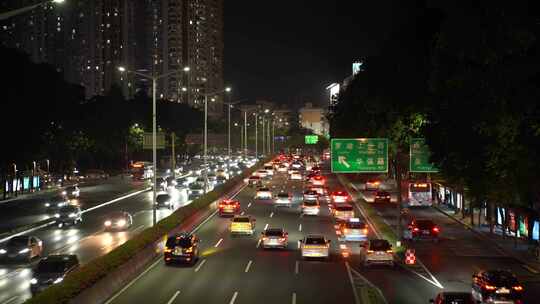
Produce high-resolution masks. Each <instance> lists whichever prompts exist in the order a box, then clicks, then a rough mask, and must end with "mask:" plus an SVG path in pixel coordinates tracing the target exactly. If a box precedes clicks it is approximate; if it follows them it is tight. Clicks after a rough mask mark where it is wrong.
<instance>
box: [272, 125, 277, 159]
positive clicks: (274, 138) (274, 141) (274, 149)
mask: <svg viewBox="0 0 540 304" xmlns="http://www.w3.org/2000/svg"><path fill="white" fill-rule="evenodd" d="M275 127H276V123H275V122H274V121H272V153H276V133H275V131H276V130H275Z"/></svg>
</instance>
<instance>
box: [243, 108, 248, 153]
mask: <svg viewBox="0 0 540 304" xmlns="http://www.w3.org/2000/svg"><path fill="white" fill-rule="evenodd" d="M247 139H248V134H247V111H245V112H244V158H247V142H248V141H247Z"/></svg>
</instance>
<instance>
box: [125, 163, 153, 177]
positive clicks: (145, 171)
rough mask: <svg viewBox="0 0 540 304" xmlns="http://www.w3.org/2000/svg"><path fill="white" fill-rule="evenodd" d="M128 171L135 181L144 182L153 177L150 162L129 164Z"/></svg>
mask: <svg viewBox="0 0 540 304" xmlns="http://www.w3.org/2000/svg"><path fill="white" fill-rule="evenodd" d="M130 171H131V175H132V176H133V179H135V180H145V179H149V178H152V176H154V171H153V166H152V163H151V162H135V163H133V164H131V168H130Z"/></svg>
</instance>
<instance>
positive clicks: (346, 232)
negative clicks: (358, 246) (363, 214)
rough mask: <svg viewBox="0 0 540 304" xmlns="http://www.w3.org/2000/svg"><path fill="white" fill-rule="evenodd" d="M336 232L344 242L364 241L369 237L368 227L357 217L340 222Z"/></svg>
mask: <svg viewBox="0 0 540 304" xmlns="http://www.w3.org/2000/svg"><path fill="white" fill-rule="evenodd" d="M336 232H337V234H338V238H339V240H340V241H344V242H364V241H367V239H368V227H367V225H366V223H363V222H361V221H360V219H359V218H357V217H353V218H350V219H349V220H348V221H346V222H342V223H340V224H339V226H338V230H337V231H336Z"/></svg>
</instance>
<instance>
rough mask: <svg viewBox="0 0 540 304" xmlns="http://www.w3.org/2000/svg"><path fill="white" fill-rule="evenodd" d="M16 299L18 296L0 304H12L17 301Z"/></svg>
mask: <svg viewBox="0 0 540 304" xmlns="http://www.w3.org/2000/svg"><path fill="white" fill-rule="evenodd" d="M18 298H19V296H14V297H11V298H9V299H7V300H6V301H4V302H2V304H9V303H12V302H14V301H15V300H17V299H18Z"/></svg>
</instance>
